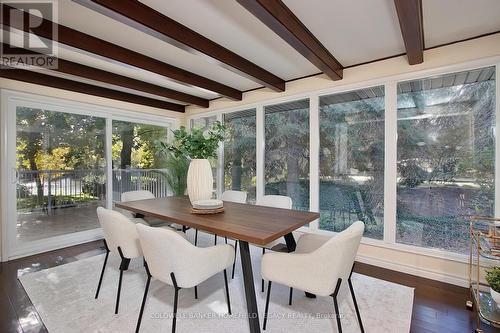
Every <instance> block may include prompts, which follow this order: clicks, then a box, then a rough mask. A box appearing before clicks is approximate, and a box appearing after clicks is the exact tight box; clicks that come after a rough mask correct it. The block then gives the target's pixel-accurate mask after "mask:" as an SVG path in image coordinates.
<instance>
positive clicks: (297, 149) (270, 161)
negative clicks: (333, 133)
mask: <svg viewBox="0 0 500 333" xmlns="http://www.w3.org/2000/svg"><path fill="white" fill-rule="evenodd" d="M264 111H265V139H266V150H265V170H264V171H265V182H266V184H265V194H280V195H287V196H289V197H291V198H292V200H293V207H294V208H295V209H300V210H309V100H308V99H305V100H300V101H294V102H288V103H283V104H277V105H271V106H266V107H265V108H264Z"/></svg>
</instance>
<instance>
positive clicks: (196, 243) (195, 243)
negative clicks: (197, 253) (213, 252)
mask: <svg viewBox="0 0 500 333" xmlns="http://www.w3.org/2000/svg"><path fill="white" fill-rule="evenodd" d="M196 245H198V229H196V231H195V232H194V246H196Z"/></svg>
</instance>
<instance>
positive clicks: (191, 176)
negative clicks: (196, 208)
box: [187, 158, 214, 203]
mask: <svg viewBox="0 0 500 333" xmlns="http://www.w3.org/2000/svg"><path fill="white" fill-rule="evenodd" d="M213 186H214V180H213V175H212V167H211V166H210V162H209V161H208V160H207V159H197V158H195V159H192V160H191V163H189V169H188V173H187V191H188V195H189V200H190V201H191V203H193V201H197V200H208V199H211V198H212V191H213Z"/></svg>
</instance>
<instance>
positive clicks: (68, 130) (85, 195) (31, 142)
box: [15, 106, 106, 243]
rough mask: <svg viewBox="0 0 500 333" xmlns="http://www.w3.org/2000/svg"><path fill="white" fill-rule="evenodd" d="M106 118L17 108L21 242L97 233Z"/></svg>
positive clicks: (102, 195)
mask: <svg viewBox="0 0 500 333" xmlns="http://www.w3.org/2000/svg"><path fill="white" fill-rule="evenodd" d="M105 122H106V121H105V119H104V118H98V117H93V116H86V115H79V114H73V113H65V112H57V111H52V110H46V109H42V108H40V109H38V108H37V109H35V108H30V107H24V106H18V107H17V108H16V147H15V149H16V150H15V151H16V167H15V168H16V171H17V175H18V177H17V182H16V192H17V193H16V199H17V200H16V208H17V214H16V215H17V228H16V230H17V235H16V236H17V241H19V242H21V243H29V242H32V241H36V240H41V239H44V238H50V237H54V236H60V235H63V234H69V233H74V232H78V231H85V230H90V229H95V228H97V227H98V226H99V223H98V221H97V216H96V207H98V206H104V205H105V203H106V157H105V148H106V144H105V142H106V141H105V138H106V136H105V129H106V126H105V125H106V124H105Z"/></svg>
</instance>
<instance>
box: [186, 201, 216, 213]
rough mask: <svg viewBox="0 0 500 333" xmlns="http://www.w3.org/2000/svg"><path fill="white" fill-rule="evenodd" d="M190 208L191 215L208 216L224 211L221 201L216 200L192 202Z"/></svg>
mask: <svg viewBox="0 0 500 333" xmlns="http://www.w3.org/2000/svg"><path fill="white" fill-rule="evenodd" d="M192 206H193V208H191V213H193V214H202V215H208V214H217V213H222V212H223V211H224V203H223V201H222V200H216V199H208V200H197V201H193V202H192Z"/></svg>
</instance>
